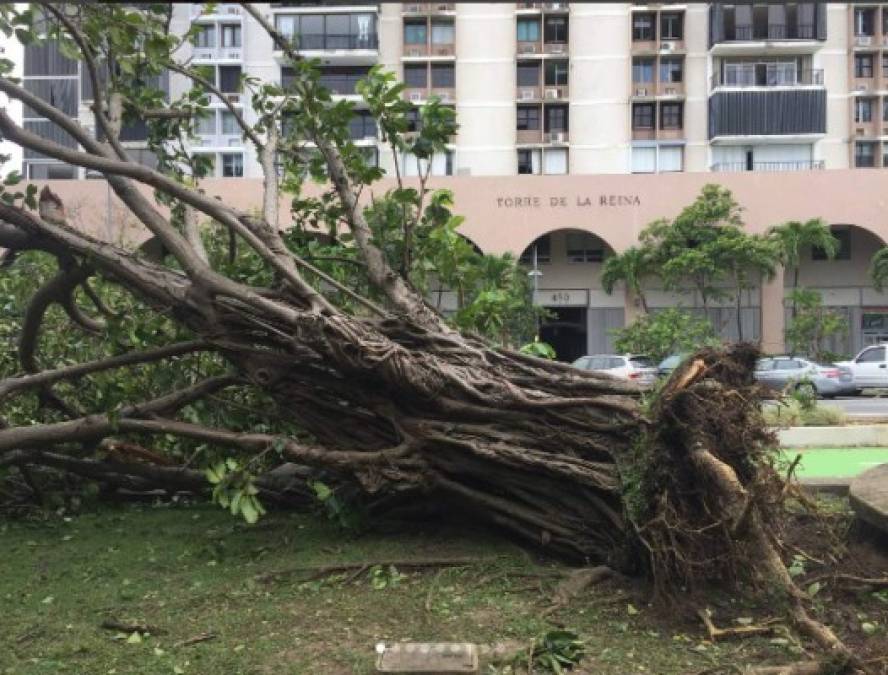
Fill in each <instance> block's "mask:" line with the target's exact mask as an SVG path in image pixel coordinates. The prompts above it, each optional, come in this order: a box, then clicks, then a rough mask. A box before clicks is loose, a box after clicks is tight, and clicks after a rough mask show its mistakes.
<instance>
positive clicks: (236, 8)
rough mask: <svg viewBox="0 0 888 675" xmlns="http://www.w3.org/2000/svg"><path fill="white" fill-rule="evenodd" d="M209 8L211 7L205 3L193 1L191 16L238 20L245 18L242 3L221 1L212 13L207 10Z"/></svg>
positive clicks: (194, 17)
mask: <svg viewBox="0 0 888 675" xmlns="http://www.w3.org/2000/svg"><path fill="white" fill-rule="evenodd" d="M210 4H212V3H210ZM208 9H209V7H208V6H207V5H205V4H204V3H192V4H191V18H192V19H196V18H198V17H200V18H202V19H226V20H229V21H236V20H238V19H241V18H243V14H242V13H241V7H240V5H238V4H235V3H219V4H217V5H216V7H215V10H214V11H213V13H212V14H211V13H210V12H208V11H207V10H208Z"/></svg>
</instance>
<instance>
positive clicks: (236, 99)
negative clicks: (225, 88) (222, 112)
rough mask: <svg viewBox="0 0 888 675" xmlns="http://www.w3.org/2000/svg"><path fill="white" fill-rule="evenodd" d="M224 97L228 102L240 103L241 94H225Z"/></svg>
mask: <svg viewBox="0 0 888 675" xmlns="http://www.w3.org/2000/svg"><path fill="white" fill-rule="evenodd" d="M225 98H226V99H228V101H229V102H230V103H240V100H241V95H240V94H225Z"/></svg>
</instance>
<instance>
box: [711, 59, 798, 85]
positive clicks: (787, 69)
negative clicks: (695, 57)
mask: <svg viewBox="0 0 888 675" xmlns="http://www.w3.org/2000/svg"><path fill="white" fill-rule="evenodd" d="M798 75H799V73H798V63H797V62H796V61H768V62H755V63H752V62H746V61H741V62H735V63H726V64H725V80H724V81H725V85H726V86H729V87H780V86H792V85H795V84H798V82H799V78H798Z"/></svg>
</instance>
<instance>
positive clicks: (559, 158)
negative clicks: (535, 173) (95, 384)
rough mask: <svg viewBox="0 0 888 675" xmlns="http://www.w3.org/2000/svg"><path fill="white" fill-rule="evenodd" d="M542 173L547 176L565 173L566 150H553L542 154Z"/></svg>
mask: <svg viewBox="0 0 888 675" xmlns="http://www.w3.org/2000/svg"><path fill="white" fill-rule="evenodd" d="M543 173H545V174H546V175H549V176H563V175H565V174H566V173H567V148H553V149H551V150H546V151H545V153H543Z"/></svg>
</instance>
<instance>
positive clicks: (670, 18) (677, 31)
mask: <svg viewBox="0 0 888 675" xmlns="http://www.w3.org/2000/svg"><path fill="white" fill-rule="evenodd" d="M683 18H684V15H683V14H680V13H672V12H663V13H662V14H660V39H661V40H681V39H682V35H683V32H682V23H683V21H682V19H683Z"/></svg>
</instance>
